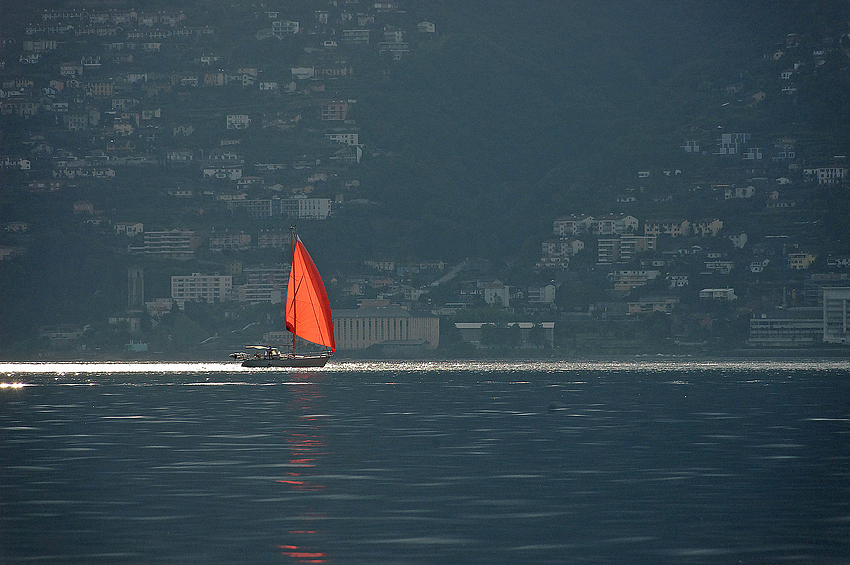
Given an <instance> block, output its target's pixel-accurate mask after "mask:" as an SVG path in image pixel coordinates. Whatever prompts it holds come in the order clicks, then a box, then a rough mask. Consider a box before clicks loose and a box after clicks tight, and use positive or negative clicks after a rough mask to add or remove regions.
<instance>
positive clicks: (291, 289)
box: [230, 228, 336, 367]
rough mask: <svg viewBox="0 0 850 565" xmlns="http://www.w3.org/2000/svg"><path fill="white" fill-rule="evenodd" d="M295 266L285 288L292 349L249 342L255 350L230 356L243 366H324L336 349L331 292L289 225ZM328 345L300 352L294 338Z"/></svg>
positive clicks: (287, 323) (288, 328)
mask: <svg viewBox="0 0 850 565" xmlns="http://www.w3.org/2000/svg"><path fill="white" fill-rule="evenodd" d="M290 234H291V244H292V245H291V247H292V267H291V268H290V270H289V284H288V285H287V287H286V329H287V331H289V332H290V333H291V334H292V351H291V352H289V353H282V352H281V351H280V349H278V348H277V347H274V346H271V345H248V346H246V348H247V349H250V350H253V351H254V353H253V355H252V354H249V353H245V352H241V351H240V352H237V353H231V354H230V357H232V358H233V359H236V360H238V361H242V366H243V367H324V365H325V363H327V361H328V359H329V358H330V356H331V355H332V354H333V353H334V352H335V351H336V342H335V339H334V330H333V318H332V317H331V306H330V302H329V301H328V293H327V291H326V290H325V284H324V283H323V282H322V277H321V275H319V270H318V269H317V268H316V264H315V263H314V262H313V259H312V258H311V257H310V254H309V253H308V252H307V248H306V247H304V244H303V243H302V242H301V238H299V237H298V235H297V234H296V233H295V228H290ZM296 336H297V337H300V338H301V339H303V340H305V341H309V342H311V343H315V344H318V345H321V346H323V347H325V351H322V352H319V353H298V352H297V351H296V345H295V338H296Z"/></svg>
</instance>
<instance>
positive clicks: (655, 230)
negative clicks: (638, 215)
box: [643, 218, 691, 237]
mask: <svg viewBox="0 0 850 565" xmlns="http://www.w3.org/2000/svg"><path fill="white" fill-rule="evenodd" d="M690 227H691V223H690V222H689V221H688V220H684V219H681V218H678V219H670V220H647V221H645V222H644V224H643V234H644V235H649V236H659V235H669V236H670V237H679V236H683V235H688V234H689V233H690Z"/></svg>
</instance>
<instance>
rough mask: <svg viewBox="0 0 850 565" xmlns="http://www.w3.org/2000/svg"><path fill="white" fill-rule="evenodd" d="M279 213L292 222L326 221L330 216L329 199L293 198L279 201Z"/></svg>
mask: <svg viewBox="0 0 850 565" xmlns="http://www.w3.org/2000/svg"><path fill="white" fill-rule="evenodd" d="M279 204H280V213H281V214H283V215H284V216H286V217H288V218H289V219H292V220H326V219H327V218H328V216H330V214H331V199H330V198H308V197H307V196H303V195H301V196H294V197H292V198H282V199H281V200H280V201H279Z"/></svg>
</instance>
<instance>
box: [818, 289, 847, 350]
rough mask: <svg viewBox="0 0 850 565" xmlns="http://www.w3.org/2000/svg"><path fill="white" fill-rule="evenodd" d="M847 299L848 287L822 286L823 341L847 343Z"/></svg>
mask: <svg viewBox="0 0 850 565" xmlns="http://www.w3.org/2000/svg"><path fill="white" fill-rule="evenodd" d="M848 301H850V288H848V287H831V288H830V287H824V289H823V341H824V342H825V343H844V344H846V343H848V338H850V336H848V319H847V310H848V304H847V303H848Z"/></svg>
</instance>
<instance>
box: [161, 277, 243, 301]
mask: <svg viewBox="0 0 850 565" xmlns="http://www.w3.org/2000/svg"><path fill="white" fill-rule="evenodd" d="M232 289H233V277H232V276H230V275H202V274H200V273H192V274H191V275H188V276H174V277H171V298H173V299H174V300H175V301H176V302H177V304H179V305H180V307H181V308H182V307H183V304H185V302H186V301H190V302H209V303H213V302H216V301H218V302H223V301H225V300H226V299H227V298H228V296H229V294H230V291H231V290H232Z"/></svg>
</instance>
